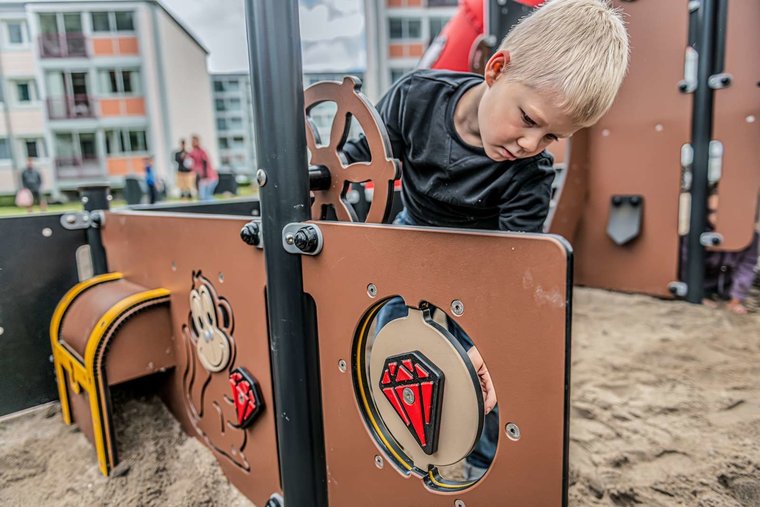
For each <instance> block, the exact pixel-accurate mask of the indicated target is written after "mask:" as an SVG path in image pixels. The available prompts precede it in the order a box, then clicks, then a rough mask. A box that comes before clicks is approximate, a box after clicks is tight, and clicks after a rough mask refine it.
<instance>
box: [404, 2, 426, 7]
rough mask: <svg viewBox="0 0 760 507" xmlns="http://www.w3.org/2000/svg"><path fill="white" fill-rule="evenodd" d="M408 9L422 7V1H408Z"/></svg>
mask: <svg viewBox="0 0 760 507" xmlns="http://www.w3.org/2000/svg"><path fill="white" fill-rule="evenodd" d="M406 6H407V7H422V0H406Z"/></svg>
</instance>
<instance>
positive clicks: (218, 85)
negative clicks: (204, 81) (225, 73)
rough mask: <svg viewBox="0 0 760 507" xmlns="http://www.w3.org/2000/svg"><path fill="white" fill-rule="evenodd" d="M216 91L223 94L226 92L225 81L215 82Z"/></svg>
mask: <svg viewBox="0 0 760 507" xmlns="http://www.w3.org/2000/svg"><path fill="white" fill-rule="evenodd" d="M214 91H215V92H220V93H221V92H223V91H224V81H214Z"/></svg>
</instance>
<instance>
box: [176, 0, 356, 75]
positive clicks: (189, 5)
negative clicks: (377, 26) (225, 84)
mask: <svg viewBox="0 0 760 507" xmlns="http://www.w3.org/2000/svg"><path fill="white" fill-rule="evenodd" d="M161 1H162V3H163V4H164V5H165V6H166V7H167V8H168V9H169V10H170V11H171V12H172V13H173V14H174V15H175V16H176V17H177V18H178V19H180V20H181V21H182V23H183V24H184V25H185V26H186V27H187V28H189V29H190V31H191V32H193V34H195V35H196V36H197V37H198V39H200V40H201V42H202V43H203V44H204V45H205V46H206V48H207V49H208V50H209V51H210V53H211V54H210V55H209V70H210V71H211V72H229V71H239V70H247V69H248V53H247V52H248V43H247V41H246V33H245V7H244V1H243V0H221V1H217V2H209V1H208V0H161ZM299 3H300V6H299V21H300V26H301V42H302V47H303V66H304V71H306V72H345V71H348V70H364V69H365V68H366V60H367V56H366V43H365V41H364V8H363V4H362V0H299ZM222 6H223V8H220V7H222Z"/></svg>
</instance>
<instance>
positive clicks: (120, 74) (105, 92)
mask: <svg viewBox="0 0 760 507" xmlns="http://www.w3.org/2000/svg"><path fill="white" fill-rule="evenodd" d="M111 72H115V73H116V75H117V77H116V88H117V90H116V92H112V91H111V90H110V79H111V78H110V75H109V76H108V80H109V81H108V82H109V86H108V89H106V88H105V83H104V82H103V77H102V76H103V74H106V73H108V74H110V73H111ZM125 72H136V73H137V75H138V81H137V82H138V83H139V85H140V89H139V90H137V92H134V91H132V92H130V93H126V92H125V91H124V73H125ZM97 75H98V93H99V94H100V96H101V97H109V98H115V97H142V96H143V95H144V92H143V89H144V86H143V80H142V70H141V69H140V67H119V68H114V67H108V68H99V69H98V70H97Z"/></svg>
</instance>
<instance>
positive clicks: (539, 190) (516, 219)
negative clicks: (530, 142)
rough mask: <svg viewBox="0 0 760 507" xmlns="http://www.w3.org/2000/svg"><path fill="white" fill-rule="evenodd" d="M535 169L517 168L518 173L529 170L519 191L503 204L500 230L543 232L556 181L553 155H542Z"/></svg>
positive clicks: (513, 193)
mask: <svg viewBox="0 0 760 507" xmlns="http://www.w3.org/2000/svg"><path fill="white" fill-rule="evenodd" d="M530 163H533V164H537V167H533V168H528V167H525V168H520V167H516V168H515V171H517V174H520V173H523V172H527V173H528V175H527V176H526V177H525V179H524V181H522V182H520V183H519V188H518V190H517V191H516V192H510V194H511V195H510V196H507V197H505V200H504V201H503V202H502V204H501V205H500V206H499V229H500V230H502V231H514V232H543V227H544V221H545V220H546V215H548V214H549V201H550V200H551V192H552V181H554V168H553V167H552V163H553V160H552V158H551V157H550V156H540V157H539V158H538V159H537V160H536V161H531V162H530Z"/></svg>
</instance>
